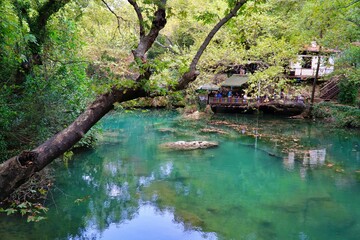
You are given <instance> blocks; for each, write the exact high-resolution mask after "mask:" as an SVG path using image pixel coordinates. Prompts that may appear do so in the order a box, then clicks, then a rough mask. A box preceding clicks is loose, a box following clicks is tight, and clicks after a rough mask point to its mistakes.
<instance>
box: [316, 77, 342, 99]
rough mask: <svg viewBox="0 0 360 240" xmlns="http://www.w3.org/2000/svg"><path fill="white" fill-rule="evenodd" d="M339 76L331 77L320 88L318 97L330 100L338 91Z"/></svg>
mask: <svg viewBox="0 0 360 240" xmlns="http://www.w3.org/2000/svg"><path fill="white" fill-rule="evenodd" d="M339 81H340V77H333V78H332V79H330V80H329V81H328V82H326V83H325V85H324V86H323V87H322V88H321V89H320V98H322V99H324V100H331V99H333V98H334V97H336V96H337V94H338V93H339V91H340V90H339V87H338V83H339Z"/></svg>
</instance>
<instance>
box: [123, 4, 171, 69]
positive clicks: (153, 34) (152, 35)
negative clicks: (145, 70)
mask: <svg viewBox="0 0 360 240" xmlns="http://www.w3.org/2000/svg"><path fill="white" fill-rule="evenodd" d="M129 1H132V0H129ZM164 2H165V3H166V1H164ZM165 25H166V12H165V4H159V5H158V9H157V10H156V12H155V13H154V19H153V21H152V24H151V28H150V31H149V33H148V34H147V35H144V36H142V37H141V38H140V41H139V45H138V46H137V48H136V50H134V51H133V54H134V57H135V59H141V60H142V61H143V62H146V56H145V53H146V52H147V51H148V50H149V49H150V47H151V46H152V45H153V44H154V42H155V40H156V38H157V36H158V35H159V32H160V30H161V29H163V28H164V27H165Z"/></svg>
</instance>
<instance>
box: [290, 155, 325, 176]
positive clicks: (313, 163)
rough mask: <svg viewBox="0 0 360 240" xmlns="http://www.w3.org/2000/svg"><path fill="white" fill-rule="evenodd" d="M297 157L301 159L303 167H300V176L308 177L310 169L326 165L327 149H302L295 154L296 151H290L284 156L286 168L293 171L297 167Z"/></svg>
mask: <svg viewBox="0 0 360 240" xmlns="http://www.w3.org/2000/svg"><path fill="white" fill-rule="evenodd" d="M296 155H298V156H296ZM296 157H298V158H297V159H299V160H301V167H300V169H299V174H300V177H301V178H302V179H306V176H307V171H308V170H309V169H314V168H315V167H321V166H323V165H325V160H326V149H316V150H302V151H300V152H299V153H297V154H295V152H289V153H288V155H287V156H285V157H284V158H283V166H284V169H286V170H288V171H293V170H294V169H295V160H296Z"/></svg>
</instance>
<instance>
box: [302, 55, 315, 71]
mask: <svg viewBox="0 0 360 240" xmlns="http://www.w3.org/2000/svg"><path fill="white" fill-rule="evenodd" d="M311 61H312V57H303V59H302V64H301V67H302V68H308V69H311Z"/></svg>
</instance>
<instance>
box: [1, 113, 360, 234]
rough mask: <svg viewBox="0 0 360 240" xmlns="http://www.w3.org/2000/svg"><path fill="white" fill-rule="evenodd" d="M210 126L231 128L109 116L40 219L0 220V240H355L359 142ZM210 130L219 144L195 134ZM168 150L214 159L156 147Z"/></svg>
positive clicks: (352, 136) (266, 126)
mask: <svg viewBox="0 0 360 240" xmlns="http://www.w3.org/2000/svg"><path fill="white" fill-rule="evenodd" d="M214 120H221V121H223V120H226V121H227V125H229V124H230V126H224V125H222V126H219V125H218V126H214V125H210V124H209V121H210V120H203V121H185V120H182V119H181V118H179V116H178V115H177V114H175V113H171V112H161V111H160V112H149V113H142V112H134V113H114V114H111V115H109V116H107V117H106V118H105V119H104V120H103V121H102V124H103V127H104V129H105V130H104V133H103V136H102V138H101V139H100V142H99V144H98V146H97V147H96V148H95V149H93V150H87V151H84V152H81V153H77V154H76V155H75V157H74V159H72V160H71V161H70V162H69V163H68V164H64V163H63V162H61V161H58V162H56V163H54V164H53V166H54V168H55V169H56V187H55V189H54V190H53V191H52V193H51V195H50V199H49V201H48V207H49V208H50V211H49V213H48V215H47V217H48V219H47V220H45V221H42V222H39V223H25V220H24V219H21V218H19V217H11V218H9V217H4V216H1V217H0V224H1V228H0V238H1V239H156V240H159V239H167V240H168V239H247V240H258V239H299V240H305V239H339V240H340V239H341V240H351V239H359V236H360V176H359V173H357V172H356V171H358V170H360V135H359V133H358V132H351V131H344V130H332V129H329V128H326V127H325V126H323V125H321V124H314V123H311V122H304V121H297V120H282V119H272V118H262V117H257V116H243V115H228V116H224V115H223V116H220V115H219V116H217V117H215V119H212V120H211V121H214ZM231 124H234V125H231ZM211 126H213V127H216V128H221V129H223V130H224V131H225V132H227V134H216V133H210V134H209V133H202V132H201V129H203V128H204V127H211ZM236 126H241V127H240V128H239V127H236ZM251 135H255V136H251ZM177 140H214V141H218V142H219V147H218V148H214V149H206V150H194V151H169V150H164V149H161V148H160V147H159V145H160V144H161V143H164V142H169V141H177ZM328 164H334V166H332V167H329V166H327V165H328Z"/></svg>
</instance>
